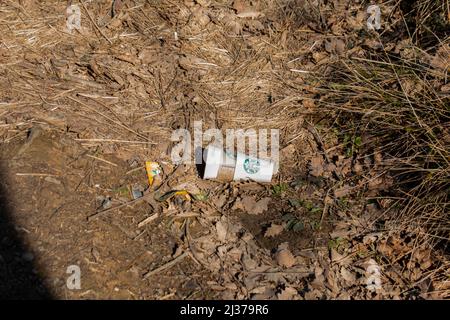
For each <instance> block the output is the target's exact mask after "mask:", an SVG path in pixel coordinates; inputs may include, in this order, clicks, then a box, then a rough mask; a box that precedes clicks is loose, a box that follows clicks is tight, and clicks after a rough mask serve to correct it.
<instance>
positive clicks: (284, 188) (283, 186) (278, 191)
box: [272, 183, 289, 197]
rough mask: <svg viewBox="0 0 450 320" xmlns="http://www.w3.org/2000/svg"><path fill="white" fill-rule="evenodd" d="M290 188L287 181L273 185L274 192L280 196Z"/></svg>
mask: <svg viewBox="0 0 450 320" xmlns="http://www.w3.org/2000/svg"><path fill="white" fill-rule="evenodd" d="M288 189H289V186H288V185H287V184H286V183H280V184H276V185H274V186H273V187H272V194H273V195H274V196H276V197H280V196H281V195H282V194H283V193H285V192H286V191H287V190H288Z"/></svg>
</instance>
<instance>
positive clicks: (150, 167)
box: [145, 161, 161, 186]
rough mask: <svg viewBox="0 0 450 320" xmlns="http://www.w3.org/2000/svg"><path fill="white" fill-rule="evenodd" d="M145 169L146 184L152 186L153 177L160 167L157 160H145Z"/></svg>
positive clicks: (156, 174) (157, 173) (157, 174)
mask: <svg viewBox="0 0 450 320" xmlns="http://www.w3.org/2000/svg"><path fill="white" fill-rule="evenodd" d="M145 171H147V177H148V184H149V186H152V185H153V183H154V182H155V177H157V176H159V174H160V173H161V167H160V166H159V163H158V162H153V161H145Z"/></svg>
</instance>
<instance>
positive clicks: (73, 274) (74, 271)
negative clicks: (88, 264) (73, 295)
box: [66, 264, 81, 290]
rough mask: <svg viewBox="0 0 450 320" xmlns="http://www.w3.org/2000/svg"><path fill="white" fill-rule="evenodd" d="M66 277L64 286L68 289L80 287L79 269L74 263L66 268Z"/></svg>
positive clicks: (78, 288)
mask: <svg viewBox="0 0 450 320" xmlns="http://www.w3.org/2000/svg"><path fill="white" fill-rule="evenodd" d="M66 273H67V274H70V276H69V277H67V281H66V286H67V289H69V290H80V289H81V269H80V267H79V266H77V265H76V264H73V265H70V266H68V267H67V270H66Z"/></svg>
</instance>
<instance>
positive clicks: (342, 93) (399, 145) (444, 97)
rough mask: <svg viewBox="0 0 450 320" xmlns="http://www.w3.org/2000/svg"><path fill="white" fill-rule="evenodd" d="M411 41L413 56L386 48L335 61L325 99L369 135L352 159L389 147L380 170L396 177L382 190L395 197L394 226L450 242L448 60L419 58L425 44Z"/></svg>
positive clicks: (345, 123) (348, 126)
mask: <svg viewBox="0 0 450 320" xmlns="http://www.w3.org/2000/svg"><path fill="white" fill-rule="evenodd" d="M412 49H413V50H415V52H416V53H417V54H416V55H414V56H413V57H412V58H409V59H407V58H402V57H400V56H395V55H392V53H388V52H386V51H384V52H381V53H380V52H377V53H373V55H371V54H370V53H369V54H368V56H367V58H356V59H349V60H344V61H340V62H338V63H336V64H334V65H333V66H332V68H331V69H329V70H328V71H329V75H328V76H327V77H326V78H325V79H323V80H324V82H323V85H322V87H321V89H320V91H321V93H322V94H323V96H322V98H321V102H320V104H321V108H322V110H327V111H328V112H329V113H330V115H332V117H333V121H334V126H335V127H337V128H338V129H339V130H341V131H342V132H347V133H349V134H350V135H352V136H359V137H361V136H363V137H365V139H364V143H363V145H362V147H361V152H360V153H359V154H358V155H355V156H354V158H355V161H356V160H357V158H358V157H360V158H361V157H365V156H366V155H367V154H369V155H370V154H371V153H372V152H371V151H373V150H379V151H380V152H381V153H382V154H383V155H384V160H383V164H382V166H383V170H385V171H388V172H389V173H390V174H391V175H392V177H393V178H394V179H395V184H394V186H393V187H392V188H391V190H390V192H389V193H388V194H385V195H384V196H385V197H386V198H392V199H394V200H393V201H392V202H391V209H392V211H393V212H394V213H395V220H396V222H397V223H396V228H398V229H399V230H402V229H405V230H414V232H420V233H423V234H422V235H423V236H426V238H427V240H430V241H431V243H433V244H442V243H443V241H444V245H445V246H446V247H447V246H448V240H449V239H450V216H449V211H448V205H449V199H448V193H449V187H450V185H449V174H450V167H449V159H450V150H449V148H448V145H449V141H450V136H449V133H450V132H449V125H450V122H449V121H450V114H449V102H450V101H449V98H450V95H449V92H448V89H445V87H444V85H445V84H446V79H447V72H448V70H449V69H448V60H447V61H446V62H445V63H444V61H442V62H443V63H444V65H442V64H441V65H439V66H438V65H436V66H435V67H432V66H430V65H427V64H425V63H424V61H423V60H421V58H420V57H423V56H422V55H421V54H420V53H421V52H422V50H421V49H419V48H416V47H412ZM446 50H448V46H446V44H445V43H443V44H442V49H441V51H443V53H444V54H445V55H447V56H448V55H449V54H450V53H449V52H448V51H446ZM445 64H446V65H445ZM327 68H329V66H327Z"/></svg>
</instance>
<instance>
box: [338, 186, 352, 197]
mask: <svg viewBox="0 0 450 320" xmlns="http://www.w3.org/2000/svg"><path fill="white" fill-rule="evenodd" d="M352 189H353V188H352V187H350V186H349V185H345V186H342V187H340V188H339V189H336V190H334V196H335V197H336V198H342V197H345V196H347V195H349V194H350V193H351V192H352Z"/></svg>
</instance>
